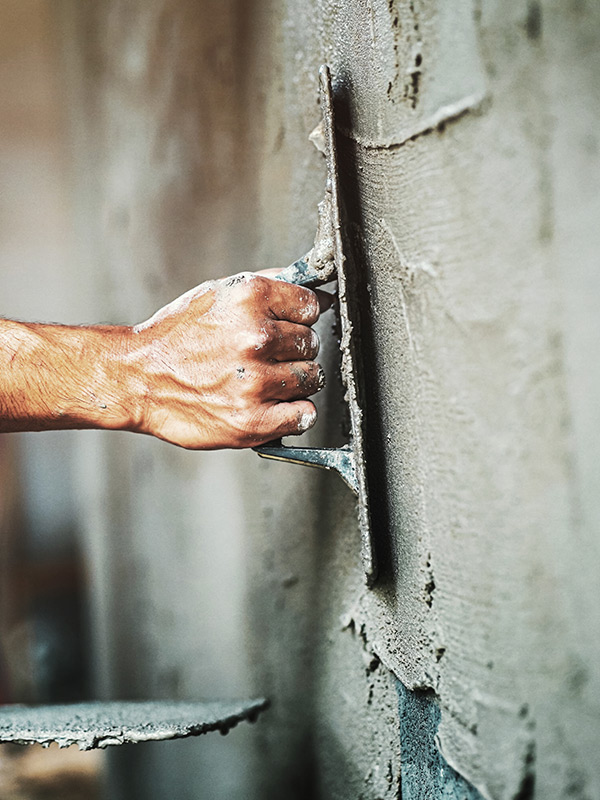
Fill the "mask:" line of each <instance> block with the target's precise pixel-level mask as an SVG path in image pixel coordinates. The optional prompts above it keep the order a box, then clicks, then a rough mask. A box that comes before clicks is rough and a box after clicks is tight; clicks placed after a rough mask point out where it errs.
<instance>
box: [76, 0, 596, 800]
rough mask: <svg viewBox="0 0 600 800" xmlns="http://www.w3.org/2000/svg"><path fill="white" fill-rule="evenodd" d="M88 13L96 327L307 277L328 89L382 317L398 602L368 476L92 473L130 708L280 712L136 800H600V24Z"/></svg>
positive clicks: (297, 9) (109, 671)
mask: <svg viewBox="0 0 600 800" xmlns="http://www.w3.org/2000/svg"><path fill="white" fill-rule="evenodd" d="M60 8H61V14H62V16H61V27H62V30H63V32H64V40H65V43H66V45H67V47H66V54H67V55H66V74H67V76H68V89H69V92H70V98H71V103H72V108H73V112H74V113H73V117H74V130H75V133H76V136H75V139H74V144H73V151H72V153H73V166H74V174H75V176H76V181H77V185H78V187H79V188H78V192H79V195H78V197H79V201H78V213H79V225H80V227H79V230H80V243H81V251H80V252H81V256H80V258H81V263H82V265H85V268H86V269H88V270H89V273H90V281H91V282H92V284H93V285H94V286H95V299H94V303H93V308H92V311H93V313H94V314H95V316H96V318H98V319H107V320H113V321H120V322H136V321H139V320H140V319H143V318H145V316H147V315H148V314H149V313H150V312H151V311H152V310H153V309H154V308H155V307H156V306H158V305H159V304H162V303H164V302H165V301H167V300H169V299H171V298H172V297H174V296H175V295H176V294H177V293H179V292H181V291H183V290H184V289H186V288H188V287H189V286H190V285H193V284H195V283H198V282H199V281H201V280H203V279H205V278H208V277H213V276H215V275H219V274H224V273H228V272H235V271H238V270H240V269H248V268H249V269H253V268H259V267H262V266H271V265H285V264H287V263H289V262H290V261H291V260H293V259H294V258H296V257H298V256H299V255H300V254H302V253H303V252H305V251H306V250H307V248H308V247H309V246H310V244H311V240H312V236H313V234H314V227H315V221H316V212H315V210H316V203H317V202H318V201H319V199H320V197H321V195H322V191H323V183H324V163H323V160H322V158H321V156H320V155H319V154H318V153H317V152H316V151H315V150H314V149H313V148H312V146H311V145H309V144H308V142H307V136H308V133H309V132H310V131H311V130H312V128H313V127H314V125H315V124H316V123H317V122H318V120H319V116H320V112H319V108H318V105H317V98H318V91H317V77H316V76H317V69H318V66H319V64H320V63H322V62H328V63H329V64H330V65H331V68H332V72H333V75H334V79H335V83H336V88H337V103H338V110H339V128H340V131H339V133H340V150H341V159H342V167H343V178H344V187H345V191H346V200H347V202H348V209H349V215H350V222H351V224H352V230H353V231H354V232H355V240H356V247H357V251H358V256H359V263H360V265H361V268H362V270H364V277H365V280H366V282H368V285H369V291H370V294H369V297H370V312H371V316H370V318H371V319H372V330H371V331H370V333H369V335H368V336H366V337H365V349H366V352H367V355H368V360H369V365H370V379H371V382H370V389H369V415H370V423H371V432H372V435H371V442H370V455H371V458H372V462H373V463H374V464H376V472H377V475H378V478H377V485H376V491H375V492H374V496H373V504H374V513H375V521H376V526H377V534H378V550H379V555H380V560H381V562H382V577H381V580H380V582H379V584H378V585H377V587H376V588H375V589H374V590H373V591H369V590H367V589H366V588H365V587H364V585H363V582H362V576H361V569H360V562H359V533H358V530H357V526H356V519H355V515H354V509H353V502H352V498H351V497H350V496H349V494H348V492H347V490H346V488H345V487H344V486H343V485H342V484H341V482H340V481H339V480H338V479H337V478H336V476H329V475H323V476H321V475H319V474H313V473H312V472H309V471H298V470H294V468H292V467H287V466H285V465H272V464H265V463H259V462H258V461H257V459H256V457H255V456H254V455H253V454H251V453H246V454H242V453H229V454H227V453H225V454H194V453H184V452H180V451H177V450H175V449H174V448H170V447H169V446H167V445H164V444H161V443H159V442H154V441H150V440H145V439H142V438H136V437H133V436H131V435H118V434H115V435H110V436H102V435H96V434H94V435H85V436H83V437H82V438H81V440H80V441H81V442H82V443H83V444H82V446H81V451H80V460H79V469H78V473H79V475H80V499H81V503H80V517H81V519H82V520H83V521H84V523H85V524H86V526H87V532H88V542H89V545H90V550H89V552H90V564H91V569H92V572H93V575H94V598H95V606H94V607H95V610H96V660H97V664H98V679H99V684H100V686H101V687H102V692H103V693H104V694H106V695H112V696H121V697H131V696H134V697H138V696H169V697H196V696H208V697H211V696H216V695H225V696H227V695H229V696H231V695H234V694H239V695H244V694H252V693H257V694H266V695H268V696H270V697H271V698H272V700H273V708H272V709H271V711H270V712H269V714H268V716H266V717H265V718H264V720H263V721H261V722H260V723H259V724H258V725H257V727H256V728H254V729H248V728H246V729H240V730H239V731H237V732H234V733H233V734H231V739H229V740H225V741H224V742H223V741H221V740H214V739H207V740H205V741H203V742H180V743H173V744H169V745H156V746H154V745H148V746H147V747H146V748H144V749H142V748H140V749H139V750H136V751H133V752H132V751H124V752H122V753H120V754H118V760H119V762H120V769H115V771H114V774H115V780H116V781H117V783H118V782H119V781H120V782H121V790H122V791H123V796H126V797H128V798H131V797H134V796H139V797H144V798H149V797H156V798H159V797H160V798H162V797H167V796H176V797H180V798H187V797H190V798H191V797H194V798H202V797H207V798H221V797H222V798H225V797H227V798H229V799H230V800H231V798H236V797H240V798H242V797H243V798H245V800H247V799H248V798H253V797H256V798H261V800H265V798H271V797H272V798H279V797H286V798H293V797H298V798H306V797H312V796H314V797H323V798H340V799H341V798H350V797H363V798H371V800H375V798H399V797H401V796H402V797H404V798H416V797H423V798H425V797H431V796H432V794H435V795H436V796H439V797H454V796H463V795H459V794H457V792H459V789H457V788H456V787H457V785H458V784H457V781H459V780H463V781H464V780H466V781H468V782H469V784H470V785H471V788H468V789H465V791H468V792H469V793H470V796H473V797H475V796H477V792H480V793H481V795H483V796H484V797H488V798H498V800H505V799H506V800H508V798H515V800H516V798H521V800H523V799H524V798H527V797H533V796H535V797H539V798H544V800H552V799H553V798H556V799H557V800H558V798H564V797H574V798H581V799H582V800H583V798H594V797H599V796H600V759H599V757H598V751H597V742H598V735H599V727H600V720H599V716H598V715H599V709H598V697H600V686H599V681H600V668H599V666H598V664H599V663H600V659H599V656H600V653H599V652H598V650H599V648H600V632H599V630H598V627H599V618H598V617H599V612H598V609H599V608H600V596H599V595H600V583H599V581H598V579H597V569H598V566H597V565H598V559H597V555H598V541H599V539H598V521H599V519H600V508H599V500H598V497H599V496H600V495H599V493H598V477H599V467H598V464H599V463H600V462H599V459H598V451H599V445H600V442H599V440H598V438H599V436H600V433H599V426H598V412H597V409H598V399H599V392H600V374H599V367H598V359H597V358H596V357H595V348H594V345H596V344H597V341H598V339H597V328H598V322H597V308H598V289H599V288H600V287H599V281H600V279H599V277H598V272H597V269H596V268H595V267H596V259H597V257H596V253H597V251H598V245H599V242H598V236H599V234H598V227H597V224H596V220H597V219H598V212H599V211H600V209H599V205H600V199H599V198H600V191H599V189H598V186H599V185H600V182H599V177H600V176H599V166H600V154H599V147H598V138H597V135H596V130H597V129H598V128H599V124H598V123H599V122H600V120H599V116H600V97H599V92H600V89H599V87H600V58H599V56H598V53H600V6H598V4H596V3H594V2H592V0H587V2H586V0H562V2H559V0H545V1H544V2H535V0H527V2H526V1H525V0H504V2H500V0H454V1H453V2H445V0H444V1H443V0H437V2H436V0H414V2H404V0H402V1H401V0H389V1H387V0H386V1H385V2H384V0H351V1H349V2H346V3H343V4H340V3H334V2H333V0H310V2H304V3H297V4H294V3H286V2H279V3H276V2H269V1H268V0H255V2H251V3H250V2H243V0H237V1H236V0H204V1H203V2H202V3H198V2H192V0H171V1H170V2H169V1H168V0H144V2H142V1H141V0H127V2H126V1H125V0H105V2H103V3H101V4H100V3H92V2H86V1H83V0H77V1H75V0H65V1H64V2H62V3H61V4H60ZM331 325H332V322H331V320H328V319H327V318H325V319H324V320H323V322H322V325H321V333H322V337H323V338H324V339H326V340H327V343H326V345H325V355H324V359H325V362H326V363H327V364H329V367H330V374H332V371H333V372H334V368H335V351H336V345H335V336H334V335H333V334H331ZM330 383H331V384H332V385H333V384H335V381H334V380H332V381H331V382H330ZM342 416H343V409H342V407H341V405H340V402H339V390H338V391H336V389H335V386H334V385H333V386H332V388H330V389H329V390H328V395H326V396H325V398H323V400H322V403H321V422H320V424H319V426H318V427H317V429H316V431H314V434H311V436H312V440H313V441H335V440H336V439H339V436H340V433H339V430H338V424H339V421H340V419H341V418H342ZM396 679H399V680H400V681H401V682H402V684H403V686H404V687H407V688H408V690H409V693H408V694H406V691H405V689H403V688H400V692H399V696H400V710H399V707H398V702H399V699H398V692H397V688H398V687H397V684H396ZM412 692H416V694H412ZM411 709H412V710H411ZM424 709H425V710H424ZM413 718H414V719H415V720H417V719H418V720H421V722H420V723H419V725H420V727H419V731H421V732H422V733H423V737H422V739H421V740H419V739H418V737H417V741H422V742H423V743H425V742H427V745H425V744H423V746H422V747H421V748H420V749H421V750H423V751H424V748H425V747H430V746H432V744H431V743H432V742H433V740H434V739H433V737H434V734H435V733H436V731H437V734H436V738H435V743H436V744H435V746H436V747H437V748H438V754H437V756H436V758H439V759H440V761H435V760H430V761H429V762H428V763H429V767H427V765H426V764H425V765H423V766H422V768H421V769H412V770H411V769H408V768H407V765H408V764H411V763H415V762H414V757H415V756H414V753H415V747H411V746H409V744H410V742H408V741H407V737H410V735H411V726H410V720H411V719H413ZM438 725H439V728H438ZM415 730H416V722H415ZM412 733H414V731H412ZM419 747H420V746H417V747H416V752H419ZM427 752H429V751H427ZM411 759H413V761H411ZM401 762H402V763H401ZM434 764H438V765H439V764H442V765H443V768H441V767H440V769H439V770H438V773H437V774H436V776H435V782H434V783H431V781H430V783H427V780H426V778H427V776H426V775H425V772H424V770H425V771H426V770H427V769H430V771H431V770H433V766H432V765H434ZM440 770H441V771H440ZM119 776H120V777H119ZM440 776H441V777H440ZM460 776H462V777H460ZM432 780H433V778H432ZM116 785H117V784H115V786H116ZM463 785H464V786H468V784H463ZM432 786H433V787H434V788H432ZM428 787H429V788H428ZM116 792H117V789H116V788H115V793H116ZM451 792H454V794H452V793H451ZM113 796H116V794H115V795H113Z"/></svg>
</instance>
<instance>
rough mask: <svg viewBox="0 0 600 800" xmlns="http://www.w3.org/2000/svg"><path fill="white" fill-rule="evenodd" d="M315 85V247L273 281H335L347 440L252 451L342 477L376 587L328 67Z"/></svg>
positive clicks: (354, 310)
mask: <svg viewBox="0 0 600 800" xmlns="http://www.w3.org/2000/svg"><path fill="white" fill-rule="evenodd" d="M319 80H320V96H321V110H322V115H323V119H322V121H321V123H320V125H319V127H318V128H317V129H316V130H315V131H314V132H313V134H311V138H312V139H313V141H314V142H315V144H316V145H317V147H318V148H319V149H320V150H322V151H323V152H324V153H325V159H326V162H327V185H326V190H325V197H324V199H323V200H322V202H321V203H320V204H319V223H318V228H317V235H316V238H315V246H314V247H313V249H312V250H311V251H310V252H309V253H308V254H307V255H306V256H305V257H304V258H301V259H299V260H298V261H296V262H294V263H293V264H292V265H290V266H289V267H287V268H286V269H284V270H283V271H282V272H281V273H280V274H279V275H278V276H277V278H278V280H285V281H288V282H289V283H296V284H300V285H303V286H309V287H316V286H320V285H322V284H324V283H327V282H328V281H331V280H335V279H336V278H337V281H338V295H339V310H340V323H341V331H342V338H341V342H340V348H341V372H342V380H343V382H344V385H345V388H346V400H347V402H348V408H349V416H350V439H349V442H348V444H346V445H344V446H343V447H338V448H318V447H288V446H284V445H283V444H282V443H281V440H277V441H275V442H269V443H267V444H264V445H261V446H260V447H256V448H255V450H256V452H257V453H258V454H259V455H260V456H262V457H263V458H272V459H276V460H278V461H288V462H290V463H293V464H303V465H306V466H311V467H320V468H322V469H330V470H335V471H336V472H338V473H339V474H340V475H341V477H342V478H343V479H344V481H345V482H346V484H347V485H348V486H349V487H350V489H351V490H352V491H353V492H354V493H355V495H356V496H357V499H358V518H359V524H360V532H361V557H362V564H363V569H364V573H365V578H366V581H367V584H368V585H369V586H370V585H372V584H373V582H374V581H375V578H376V575H377V565H376V561H375V553H374V549H373V537H372V530H371V515H370V512H369V486H368V475H367V464H366V459H365V430H364V427H365V417H364V413H363V406H364V399H363V398H364V392H363V391H362V385H361V381H362V376H363V369H362V364H361V362H360V351H359V346H358V341H357V332H358V302H357V298H356V297H353V296H351V294H352V293H351V291H349V290H350V287H351V285H354V283H353V282H352V283H351V282H350V281H349V280H348V277H349V276H348V269H349V260H347V259H346V256H345V253H344V236H343V228H342V206H341V197H340V186H339V168H338V159H337V149H336V140H335V120H334V109H333V92H332V85H331V74H330V71H329V68H328V67H327V66H322V67H321V69H320V71H319ZM350 263H351V262H350Z"/></svg>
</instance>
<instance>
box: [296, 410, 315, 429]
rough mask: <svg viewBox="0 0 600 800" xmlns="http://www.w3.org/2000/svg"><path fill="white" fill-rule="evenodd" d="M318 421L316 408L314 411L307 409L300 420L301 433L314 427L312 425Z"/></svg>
mask: <svg viewBox="0 0 600 800" xmlns="http://www.w3.org/2000/svg"><path fill="white" fill-rule="evenodd" d="M316 421H317V410H316V408H315V409H313V410H312V411H305V412H304V414H302V416H301V417H300V419H299V420H298V430H299V431H300V433H304V431H307V430H308V429H309V428H312V426H313V425H314V424H315V422H316Z"/></svg>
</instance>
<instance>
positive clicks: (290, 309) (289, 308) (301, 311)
mask: <svg viewBox="0 0 600 800" xmlns="http://www.w3.org/2000/svg"><path fill="white" fill-rule="evenodd" d="M271 284H272V285H271V291H270V294H269V309H270V311H271V313H272V314H273V315H274V316H275V318H276V319H281V320H287V321H288V322H295V323H297V324H299V325H314V324H315V322H316V321H317V320H318V319H319V315H320V313H321V309H320V305H319V298H318V297H317V294H316V292H313V290H312V289H307V288H306V287H305V286H296V285H295V284H294V283H285V281H275V280H274V281H271Z"/></svg>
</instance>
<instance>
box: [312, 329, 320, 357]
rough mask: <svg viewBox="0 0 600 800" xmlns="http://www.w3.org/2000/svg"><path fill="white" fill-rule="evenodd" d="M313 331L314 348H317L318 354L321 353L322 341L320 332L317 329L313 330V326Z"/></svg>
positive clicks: (316, 352)
mask: <svg viewBox="0 0 600 800" xmlns="http://www.w3.org/2000/svg"><path fill="white" fill-rule="evenodd" d="M311 333H312V349H313V350H315V356H316V355H318V353H319V349H320V347H321V342H320V341H319V334H318V333H317V332H316V331H313V329H312V328H311Z"/></svg>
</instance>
